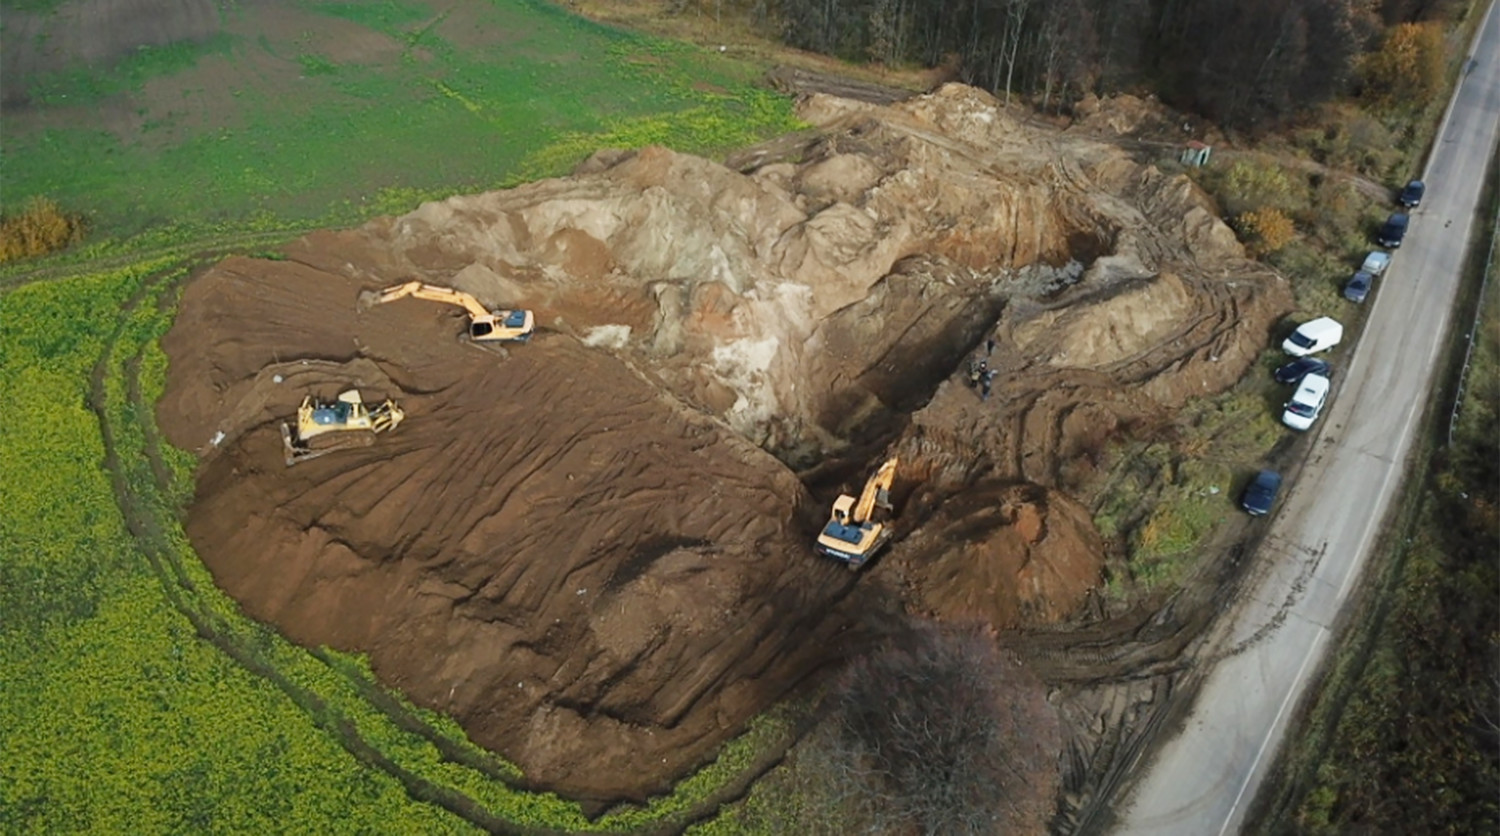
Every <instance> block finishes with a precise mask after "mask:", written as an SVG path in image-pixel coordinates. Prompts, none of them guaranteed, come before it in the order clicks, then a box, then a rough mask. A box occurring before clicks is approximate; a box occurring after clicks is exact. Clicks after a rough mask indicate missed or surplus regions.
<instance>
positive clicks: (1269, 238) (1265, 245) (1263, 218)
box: [1235, 206, 1297, 256]
mask: <svg viewBox="0 0 1500 836" xmlns="http://www.w3.org/2000/svg"><path fill="white" fill-rule="evenodd" d="M1235 226H1236V227H1238V228H1239V232H1240V235H1241V237H1243V238H1244V239H1245V242H1246V243H1247V244H1248V245H1249V247H1250V252H1251V254H1253V255H1256V256H1262V255H1267V254H1269V253H1274V252H1276V251H1277V250H1280V249H1281V248H1282V247H1285V246H1286V245H1287V244H1289V243H1291V241H1292V239H1293V238H1295V237H1296V236H1297V227H1296V225H1294V224H1293V223H1292V219H1291V218H1288V217H1287V216H1286V213H1285V212H1282V211H1281V210H1280V209H1276V208H1274V207H1271V206H1262V207H1261V208H1259V209H1252V210H1251V211H1249V212H1245V213H1243V214H1241V215H1240V216H1239V217H1238V218H1236V219H1235Z"/></svg>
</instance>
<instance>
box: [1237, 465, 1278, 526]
mask: <svg viewBox="0 0 1500 836" xmlns="http://www.w3.org/2000/svg"><path fill="white" fill-rule="evenodd" d="M1280 491H1281V474H1280V473H1277V472H1276V471H1274V470H1262V471H1261V472H1259V473H1257V474H1255V478H1254V479H1251V480H1250V484H1248V485H1246V486H1245V495H1244V496H1243V497H1242V498H1241V499H1240V507H1241V508H1244V509H1245V512H1246V513H1248V514H1249V515H1250V516H1252V517H1261V516H1265V515H1266V514H1269V513H1270V512H1271V506H1272V505H1275V504H1276V494H1277V493H1280Z"/></svg>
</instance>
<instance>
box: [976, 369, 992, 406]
mask: <svg viewBox="0 0 1500 836" xmlns="http://www.w3.org/2000/svg"><path fill="white" fill-rule="evenodd" d="M994 382H995V370H994V369H985V371H984V374H983V375H981V376H980V378H979V399H980V400H981V401H987V400H989V399H990V384H992V383H994Z"/></svg>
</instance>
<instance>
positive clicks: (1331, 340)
mask: <svg viewBox="0 0 1500 836" xmlns="http://www.w3.org/2000/svg"><path fill="white" fill-rule="evenodd" d="M1343 338H1344V326H1343V325H1340V324H1339V321H1338V320H1337V319H1334V318H1333V317H1331V316H1320V317H1318V318H1317V319H1312V320H1308V321H1307V322H1304V323H1302V324H1301V325H1298V326H1297V330H1295V331H1293V332H1292V335H1291V336H1290V337H1287V338H1286V340H1285V341H1284V342H1282V344H1281V350H1282V351H1285V352H1286V353H1287V354H1290V355H1292V356H1293V357H1306V356H1307V355H1309V354H1317V353H1318V352H1319V351H1327V350H1328V349H1330V348H1333V347H1334V346H1336V345H1338V344H1339V340H1342V339H1343Z"/></svg>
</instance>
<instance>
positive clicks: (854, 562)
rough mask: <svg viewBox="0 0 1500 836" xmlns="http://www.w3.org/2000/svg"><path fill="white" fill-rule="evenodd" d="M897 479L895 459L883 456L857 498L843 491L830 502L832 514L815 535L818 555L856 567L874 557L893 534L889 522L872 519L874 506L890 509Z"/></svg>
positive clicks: (851, 567)
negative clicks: (893, 484)
mask: <svg viewBox="0 0 1500 836" xmlns="http://www.w3.org/2000/svg"><path fill="white" fill-rule="evenodd" d="M894 481H896V459H895V458H894V457H892V458H889V459H886V461H885V464H882V465H881V466H880V469H878V470H876V471H875V475H874V476H871V477H870V480H869V481H868V482H865V489H864V490H863V491H862V492H860V495H859V499H857V500H856V499H855V498H854V497H852V496H850V495H848V494H843V495H841V496H840V497H839V498H838V499H836V500H834V502H833V514H832V516H830V517H829V519H828V524H827V525H825V526H823V531H822V532H821V533H820V534H818V544H817V551H818V554H823V555H827V556H829V557H834V558H838V559H839V560H842V561H844V563H845V564H846V565H847V566H848V567H849V568H850V569H851V570H856V569H858V568H859V567H861V566H863V565H864V564H865V561H867V560H869V559H870V558H872V557H874V556H875V555H876V553H878V552H879V551H880V550H881V549H882V548H884V547H885V544H886V543H889V542H890V541H891V536H892V535H893V534H894V533H895V532H894V531H893V530H892V528H891V525H890V523H884V522H875V521H874V519H873V517H874V516H875V509H876V508H883V509H885V510H887V511H889V510H892V509H891V498H890V490H891V483H892V482H894Z"/></svg>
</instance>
